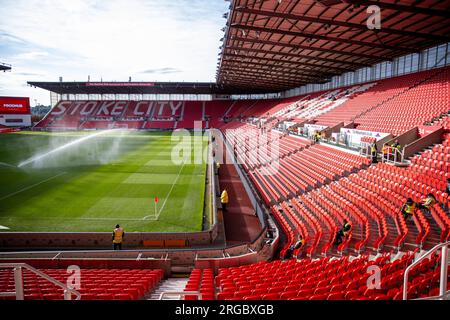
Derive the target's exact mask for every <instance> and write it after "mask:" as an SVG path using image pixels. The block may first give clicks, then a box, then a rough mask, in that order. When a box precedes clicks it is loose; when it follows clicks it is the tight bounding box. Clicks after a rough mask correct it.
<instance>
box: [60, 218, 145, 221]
mask: <svg viewBox="0 0 450 320" xmlns="http://www.w3.org/2000/svg"><path fill="white" fill-rule="evenodd" d="M72 219H75V220H100V221H142V218H136V219H132V218H69V220H72Z"/></svg>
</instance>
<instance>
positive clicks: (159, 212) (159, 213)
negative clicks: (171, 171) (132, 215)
mask: <svg viewBox="0 0 450 320" xmlns="http://www.w3.org/2000/svg"><path fill="white" fill-rule="evenodd" d="M185 164H186V162H183V165H182V166H181V168H180V171H178V175H177V177H176V179H175V181H174V182H173V183H172V187H171V188H170V190H169V193H168V194H167V196H166V198H165V199H164V202H163V205H162V206H161V208H160V209H159V211H158V213H157V215H156V217H155V219H156V220H158V219H159V216H160V215H161V212H162V210H163V209H164V207H165V205H166V202H167V199H169V197H170V194H171V193H172V190H173V187H174V186H175V184H176V183H177V181H178V179H179V178H180V174H181V172H182V171H183V168H184V165H185ZM151 216H152V215H148V216H145V217H144V218H142V220H146V219H147V218H150V217H151Z"/></svg>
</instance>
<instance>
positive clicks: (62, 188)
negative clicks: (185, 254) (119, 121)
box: [0, 132, 207, 232]
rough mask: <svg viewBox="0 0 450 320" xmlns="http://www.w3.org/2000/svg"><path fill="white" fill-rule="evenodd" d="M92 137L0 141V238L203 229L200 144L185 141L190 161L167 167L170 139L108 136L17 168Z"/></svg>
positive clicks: (22, 136) (18, 136)
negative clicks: (0, 235)
mask: <svg viewBox="0 0 450 320" xmlns="http://www.w3.org/2000/svg"><path fill="white" fill-rule="evenodd" d="M92 134H93V133H89V132H64V133H63V132H62V133H44V132H39V133H38V132H20V133H8V134H1V135H0V226H1V227H0V232H22V231H30V232H31V231H33V232H109V231H111V230H112V229H113V228H114V226H115V225H116V224H117V223H119V224H121V225H122V226H123V227H124V229H125V231H128V232H195V231H201V230H202V222H203V206H204V192H205V175H206V163H205V162H204V161H200V162H199V161H196V162H195V161H193V160H194V157H195V152H194V151H193V146H194V145H195V146H196V148H197V149H196V150H201V148H205V147H206V145H207V140H206V139H205V138H202V137H198V136H196V137H194V135H192V137H191V138H190V139H189V140H185V141H188V142H189V143H184V144H183V146H184V147H185V150H187V148H189V147H192V148H191V156H190V158H191V160H192V161H179V163H174V162H173V161H172V152H173V148H174V147H175V146H177V145H178V146H179V143H180V142H179V141H173V140H172V136H171V134H170V133H145V132H125V133H124V132H108V133H105V134H101V135H99V136H96V137H95V138H90V139H87V140H86V141H83V142H82V143H78V144H77V143H75V144H73V145H71V146H69V147H67V148H65V149H63V150H60V151H58V152H54V153H51V154H49V155H48V156H46V157H42V158H41V159H37V160H36V161H33V162H30V163H27V164H26V165H23V166H22V167H17V166H18V165H20V164H21V163H24V161H26V160H27V159H30V158H33V157H36V156H40V155H42V154H45V153H47V152H48V151H50V150H55V149H57V148H59V147H61V146H64V145H67V144H68V143H71V142H72V143H73V141H75V140H77V139H80V138H84V137H87V136H88V135H92ZM199 147H200V149H199ZM196 159H198V157H197V158H196ZM180 162H181V163H180ZM155 197H158V198H159V202H158V204H157V208H156V215H155V201H154V198H155ZM3 227H6V228H9V229H5V228H3Z"/></svg>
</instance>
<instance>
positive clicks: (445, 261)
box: [403, 241, 450, 300]
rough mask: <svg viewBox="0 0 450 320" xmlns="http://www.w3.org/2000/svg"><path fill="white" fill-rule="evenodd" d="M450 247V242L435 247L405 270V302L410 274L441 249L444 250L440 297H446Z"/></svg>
mask: <svg viewBox="0 0 450 320" xmlns="http://www.w3.org/2000/svg"><path fill="white" fill-rule="evenodd" d="M449 245H450V241H448V242H445V243H440V244H438V245H436V246H434V247H433V248H432V249H431V250H429V251H428V252H427V253H426V254H424V255H423V256H421V257H420V258H419V259H417V260H416V261H414V262H413V263H412V264H411V265H410V266H408V267H407V268H406V270H405V275H404V280H403V300H408V274H409V271H410V270H411V269H412V268H414V267H415V266H416V265H418V264H419V263H420V262H422V261H423V260H425V258H427V257H428V256H429V255H431V254H432V253H434V252H436V251H437V250H439V249H440V248H442V253H441V277H440V281H439V284H440V285H439V296H444V295H445V294H446V291H447V273H448V246H449Z"/></svg>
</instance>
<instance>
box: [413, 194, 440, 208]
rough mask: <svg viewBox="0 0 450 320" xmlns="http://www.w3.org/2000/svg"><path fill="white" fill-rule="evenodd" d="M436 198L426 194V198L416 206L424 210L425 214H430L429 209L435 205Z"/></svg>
mask: <svg viewBox="0 0 450 320" xmlns="http://www.w3.org/2000/svg"><path fill="white" fill-rule="evenodd" d="M436 202H437V201H436V198H435V197H434V195H433V194H432V193H429V194H427V197H426V198H425V199H424V200H422V202H421V203H419V204H418V205H417V207H418V208H419V209H425V212H426V213H430V208H431V207H432V206H434V205H435V204H436Z"/></svg>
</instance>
